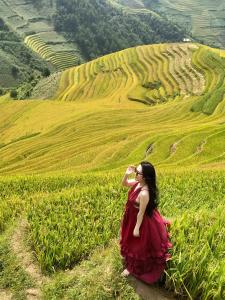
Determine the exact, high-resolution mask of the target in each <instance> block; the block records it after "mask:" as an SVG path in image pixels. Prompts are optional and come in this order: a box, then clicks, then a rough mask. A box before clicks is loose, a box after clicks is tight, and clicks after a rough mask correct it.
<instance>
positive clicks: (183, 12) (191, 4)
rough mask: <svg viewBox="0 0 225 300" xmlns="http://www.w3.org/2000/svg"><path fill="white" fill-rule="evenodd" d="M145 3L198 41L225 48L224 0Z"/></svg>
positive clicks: (174, 0) (166, 0)
mask: <svg viewBox="0 0 225 300" xmlns="http://www.w3.org/2000/svg"><path fill="white" fill-rule="evenodd" d="M142 2H143V1H142ZM145 2H146V3H149V5H148V7H149V8H151V9H153V10H154V11H156V12H158V13H159V14H162V15H166V16H167V17H168V18H169V19H170V20H171V21H175V22H176V23H178V24H181V25H183V26H185V27H186V29H187V30H188V31H191V33H192V35H193V37H195V38H197V39H198V41H202V42H204V43H205V44H207V45H211V46H214V47H220V48H225V39H224V36H225V18H224V16H225V2H224V1H223V0H216V1H209V0H188V1H187V0H185V1H183V0H158V1H151V0H149V1H148V0H147V1H145Z"/></svg>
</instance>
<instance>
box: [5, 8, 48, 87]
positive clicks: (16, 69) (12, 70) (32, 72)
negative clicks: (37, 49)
mask: <svg viewBox="0 0 225 300" xmlns="http://www.w3.org/2000/svg"><path fill="white" fill-rule="evenodd" d="M0 9H1V8H0ZM0 16H1V15H0ZM0 61H1V70H0V89H1V88H2V89H8V88H15V87H17V86H18V85H20V84H21V83H22V82H24V81H27V82H31V81H32V80H33V79H35V78H37V77H38V78H40V77H41V76H42V73H43V71H44V70H45V69H47V68H48V67H49V66H48V64H47V63H46V62H45V61H43V60H42V59H40V57H38V56H37V55H35V53H33V51H30V50H29V49H28V48H27V47H26V46H25V45H24V44H23V42H22V40H21V39H20V38H19V36H18V35H17V34H15V33H14V32H13V31H12V30H10V28H9V27H8V26H7V25H6V24H5V22H4V21H3V20H2V19H1V18H0ZM32 78H33V79H32Z"/></svg>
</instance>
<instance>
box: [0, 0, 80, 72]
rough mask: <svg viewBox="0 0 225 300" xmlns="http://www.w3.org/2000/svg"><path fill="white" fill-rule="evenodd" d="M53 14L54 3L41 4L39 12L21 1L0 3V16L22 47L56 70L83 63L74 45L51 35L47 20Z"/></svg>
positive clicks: (52, 30) (7, 0)
mask: <svg viewBox="0 0 225 300" xmlns="http://www.w3.org/2000/svg"><path fill="white" fill-rule="evenodd" d="M54 12H55V2H54V1H47V2H46V3H43V2H42V5H41V7H40V8H39V9H37V8H35V7H34V6H33V4H32V3H31V2H25V1H23V0H0V14H1V16H2V18H3V19H4V21H5V23H6V24H7V25H8V26H9V27H10V28H12V29H13V30H14V31H16V32H17V33H18V34H19V35H20V36H21V37H22V38H24V42H25V44H26V45H27V46H28V47H30V48H31V49H32V50H33V51H35V52H36V53H38V54H39V55H40V56H41V57H43V58H44V59H46V60H47V61H49V62H50V63H51V64H52V65H53V66H54V67H55V69H56V70H64V69H66V68H68V67H71V66H76V65H78V64H80V63H81V62H82V61H83V58H82V55H81V53H80V51H79V49H78V48H77V45H76V44H74V43H71V42H68V41H67V40H66V39H65V38H64V37H63V36H62V35H60V34H58V33H57V32H56V31H54V28H53V24H51V23H50V22H49V16H51V15H52V14H53V13H54Z"/></svg>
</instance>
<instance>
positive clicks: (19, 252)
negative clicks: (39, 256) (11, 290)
mask: <svg viewBox="0 0 225 300" xmlns="http://www.w3.org/2000/svg"><path fill="white" fill-rule="evenodd" d="M27 226H28V223H27V222H26V220H24V219H23V220H21V221H20V222H19V223H18V226H17V228H16V230H15V231H14V232H13V234H12V237H11V241H10V245H11V249H12V251H13V253H14V254H15V255H16V256H17V257H18V259H19V261H20V262H21V264H22V266H23V268H24V270H25V271H26V272H27V273H28V275H30V277H31V278H32V279H33V281H34V282H35V285H36V287H35V288H30V289H27V291H26V295H27V299H28V300H36V299H40V298H41V292H40V288H41V286H42V284H43V283H45V282H49V278H48V277H46V276H43V275H42V273H41V270H40V269H39V267H38V266H37V264H36V263H35V260H34V257H33V255H32V253H31V252H30V251H29V249H27V246H26V245H25V243H24V236H26V231H27Z"/></svg>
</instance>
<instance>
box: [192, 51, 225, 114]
mask: <svg viewBox="0 0 225 300" xmlns="http://www.w3.org/2000/svg"><path fill="white" fill-rule="evenodd" d="M193 63H194V64H195V65H196V66H197V67H198V68H201V70H202V72H204V75H205V77H206V87H205V93H204V94H203V96H202V97H199V100H198V101H197V102H196V103H194V104H193V106H192V107H191V110H192V111H202V112H203V113H205V114H208V115H210V114H212V113H213V112H214V110H215V109H216V107H217V105H218V104H219V103H220V102H221V101H222V100H223V99H224V96H225V92H224V91H225V72H224V68H225V59H224V58H222V57H220V56H219V55H218V54H216V53H213V52H212V51H210V50H207V49H204V48H203V47H200V49H199V50H198V51H197V53H196V54H195V55H194V56H193Z"/></svg>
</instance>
